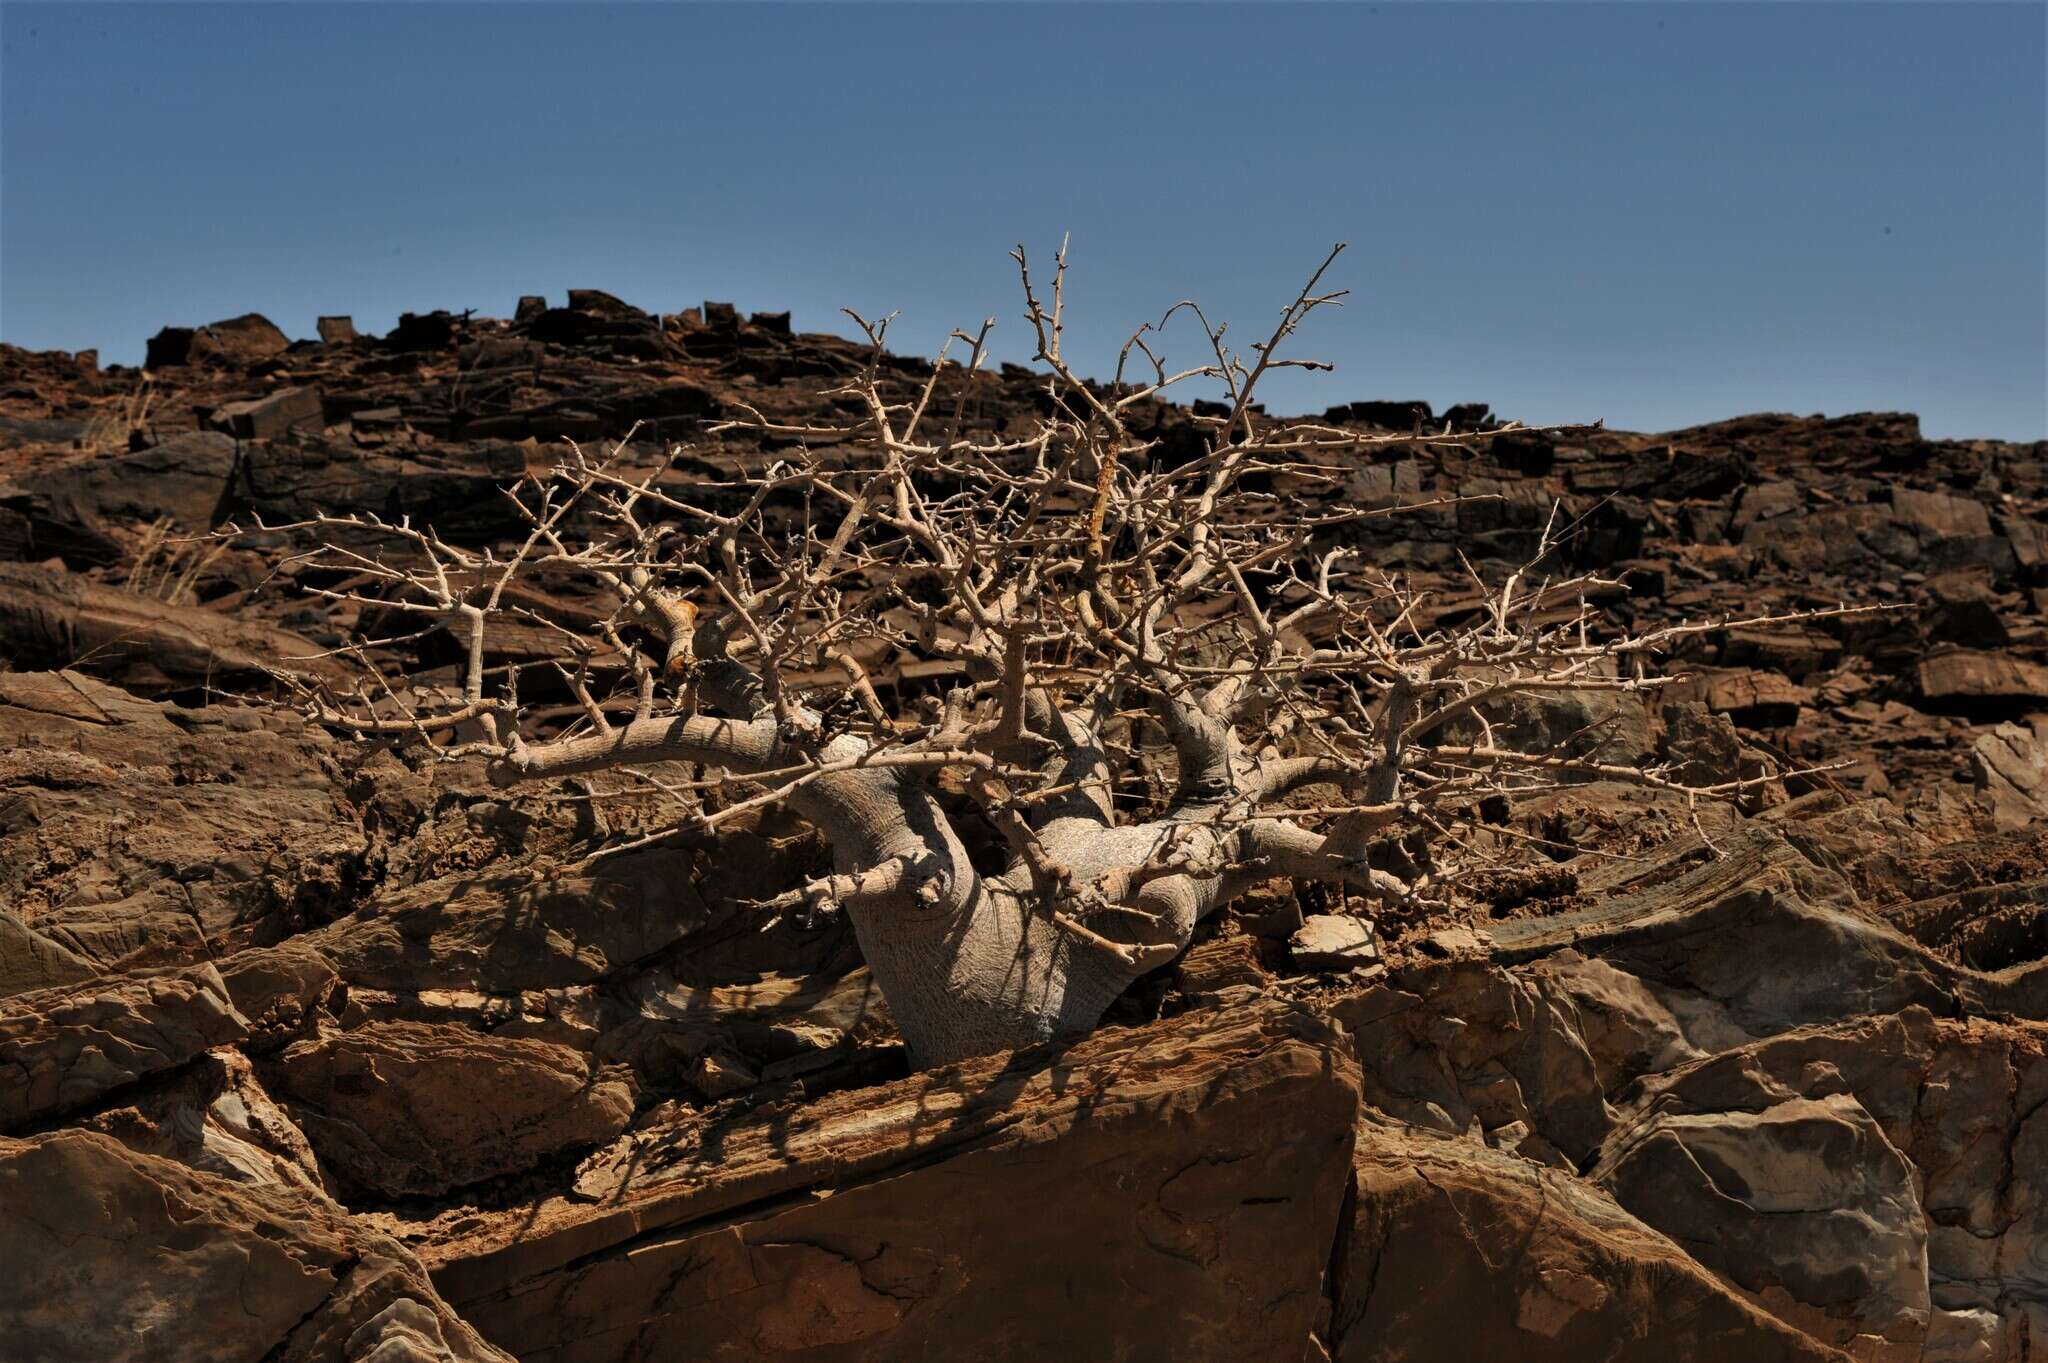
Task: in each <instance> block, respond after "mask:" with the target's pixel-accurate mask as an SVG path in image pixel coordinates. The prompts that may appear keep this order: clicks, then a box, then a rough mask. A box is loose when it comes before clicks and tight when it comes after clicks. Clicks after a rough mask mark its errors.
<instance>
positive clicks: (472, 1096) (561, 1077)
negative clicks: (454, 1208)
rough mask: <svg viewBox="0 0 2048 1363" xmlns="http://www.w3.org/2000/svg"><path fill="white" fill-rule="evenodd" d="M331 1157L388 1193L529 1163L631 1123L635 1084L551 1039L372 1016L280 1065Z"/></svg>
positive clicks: (313, 1134) (301, 1114) (325, 1158)
mask: <svg viewBox="0 0 2048 1363" xmlns="http://www.w3.org/2000/svg"><path fill="white" fill-rule="evenodd" d="M270 1070H271V1073H272V1074H273V1075H274V1082H275V1085H276V1088H277V1091H278V1093H279V1094H280V1095H281V1096H283V1097H284V1098H285V1099H286V1100H287V1102H288V1104H289V1106H290V1108H291V1111H292V1114H293V1116H294V1117H295V1118H296V1119H297V1121H298V1123H299V1125H300V1126H301V1127H302V1128H303V1129H304V1130H305V1133H306V1137H307V1139H309V1140H310V1141H312V1143H313V1148H314V1150H315V1151H316V1152H318V1154H319V1156H320V1160H321V1162H322V1164H323V1165H325V1166H326V1167H327V1168H328V1169H329V1170H331V1171H332V1172H333V1173H334V1174H336V1175H337V1176H338V1177H339V1178H340V1179H341V1180H342V1181H343V1182H344V1183H345V1184H347V1185H349V1186H350V1187H354V1188H360V1189H366V1190H368V1191H370V1192H373V1193H377V1194H381V1195H383V1196H386V1197H402V1196H409V1195H421V1194H435V1193H445V1192H447V1191H448V1190H449V1189H451V1188H458V1187H461V1186H463V1185H464V1184H469V1183H476V1182H479V1181H481V1180H484V1179H488V1178H496V1177H498V1176H500V1175H503V1174H512V1173H520V1172H523V1171H524V1170H527V1169H530V1168H532V1167H533V1166H534V1165H536V1164H538V1163H539V1162H540V1161H541V1160H543V1159H547V1158H550V1157H552V1156H555V1155H558V1154H560V1153H561V1152H563V1151H565V1150H571V1149H575V1148H578V1147H584V1146H593V1145H601V1144H603V1143H605V1142H606V1141H609V1140H611V1139H612V1138H613V1137H614V1136H617V1135H618V1134H619V1133H620V1132H621V1131H624V1130H625V1129H626V1123H627V1122H628V1121H630V1120H631V1119H632V1116H633V1090H632V1088H631V1086H630V1085H629V1084H627V1083H626V1082H625V1081H624V1080H623V1079H621V1078H620V1077H619V1076H618V1075H617V1074H601V1073H596V1072H594V1071H593V1068H592V1066H591V1064H590V1062H589V1060H588V1059H587V1058H586V1057H584V1056H583V1055H581V1054H578V1053H577V1052H575V1051H572V1050H569V1049H568V1048H566V1047H562V1046H556V1045H551V1044H549V1043H547V1042H544V1041H532V1040H524V1039H517V1038H508V1037H497V1036H490V1035H479V1034H477V1033H476V1032H474V1031H471V1030H470V1029H469V1028H467V1027H453V1026H442V1027H437V1026H432V1025H429V1024H426V1023H417V1022H393V1023H380V1024H372V1025H370V1026H367V1027H360V1028H357V1029H355V1030H353V1031H347V1032H339V1033H336V1034H335V1035H332V1036H328V1037H324V1038H322V1039H320V1040H318V1041H305V1042H301V1043H299V1044H298V1045H295V1046H293V1047H291V1048H290V1049H288V1050H286V1051H285V1052H284V1053H283V1054H281V1055H280V1056H278V1058H277V1059H276V1061H275V1062H274V1063H273V1064H272V1065H271V1067H270Z"/></svg>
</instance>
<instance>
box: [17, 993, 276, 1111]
mask: <svg viewBox="0 0 2048 1363" xmlns="http://www.w3.org/2000/svg"><path fill="white" fill-rule="evenodd" d="M248 1031H249V1027H248V1023H247V1021H246V1020H245V1019H244V1018H243V1017H242V1015H241V1014H240V1013H238V1012H236V1011H235V1006H234V1004H233V1002H232V1001H231V1000H230V999H229V997H228V991H227V986H226V985H225V984H223V983H222V982H221V978H220V974H219V972H218V971H216V970H215V969H214V968H213V967H212V966H210V965H202V966H193V967H189V968H187V969H184V970H175V971H162V972H158V973H154V974H143V975H128V976H122V977H119V978H115V979H106V980H101V979H94V980H88V981H85V982H84V983H82V984H76V985H71V986H69V987H66V988H59V989H45V990H41V991H38V992H36V993H30V994H16V995H15V996H14V997H12V998H8V999H0V1076H4V1081H0V1131H11V1130H17V1129H19V1128H20V1127H22V1126H24V1125H26V1124H27V1123H29V1122H30V1121H33V1120H36V1119H39V1118H44V1117H48V1116H51V1115H52V1114H55V1113H60V1112H65V1111H69V1110H71V1109H73V1108H78V1107H82V1106H84V1105H86V1104H88V1103H91V1102H93V1101H95V1100H97V1099H98V1098H100V1097H101V1095H103V1094H106V1093H109V1092H111V1091H113V1090H116V1089H119V1088H121V1087H123V1086H124V1085H127V1084H131V1083H133V1082H134V1081H135V1080H137V1079H140V1078H142V1077H143V1076H145V1075H150V1074H155V1073H158V1072H159V1071H162V1070H167V1069H170V1068H172V1067H173V1066H177V1065H182V1064H184V1063H185V1062H186V1061H188V1060H190V1059H192V1058H193V1057H195V1056H197V1055H199V1054H200V1053H202V1052H203V1051H206V1050H208V1049H209V1048H211V1047H214V1046H221V1045H227V1044H230V1043H233V1042H236V1041H240V1040H241V1039H242V1038H243V1037H244V1036H246V1035H247V1034H248Z"/></svg>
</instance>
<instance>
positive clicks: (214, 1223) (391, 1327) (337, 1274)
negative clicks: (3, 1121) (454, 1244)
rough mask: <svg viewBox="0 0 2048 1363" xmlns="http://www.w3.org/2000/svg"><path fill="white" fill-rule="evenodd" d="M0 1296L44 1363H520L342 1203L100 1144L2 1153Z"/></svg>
mask: <svg viewBox="0 0 2048 1363" xmlns="http://www.w3.org/2000/svg"><path fill="white" fill-rule="evenodd" d="M0 1281H4V1282H6V1284H7V1291H6V1292H4V1293H0V1340H4V1341H5V1344H4V1346H0V1347H4V1349H5V1351H6V1353H7V1355H8V1356H9V1357H10V1358H20V1359H35V1360H38V1363H74V1360H75V1363H103V1360H107V1359H133V1360H137V1363H156V1361H157V1360H162V1361H163V1363H172V1360H176V1361H177V1363H186V1361H187V1360H206V1361H207V1363H328V1361H329V1360H342V1361H344V1363H400V1361H401V1360H406V1361H408V1363H409V1361H410V1360H420V1363H427V1361H428V1360H432V1361H433V1363H511V1358H510V1355H508V1354H505V1353H502V1352H500V1351H499V1350H497V1349H495V1348H492V1347H491V1346H490V1345H488V1344H486V1343H484V1342H483V1341H482V1340H481V1339H479V1338H478V1337H477V1336H476V1334H475V1332H474V1331H472V1330H471V1329H470V1328H469V1327H468V1326H466V1325H465V1324H463V1322H462V1321H461V1320H460V1319H458V1318H457V1317H456V1316H455V1314H454V1313H453V1312H452V1311H450V1310H449V1309H448V1307H447V1305H446V1304H445V1303H444V1302H442V1301H441V1299H440V1298H439V1297H438V1296H437V1295H436V1294H435V1293H434V1290H433V1288H432V1287H431V1286H430V1285H429V1283H428V1282H427V1279H426V1275H425V1274H424V1273H422V1272H421V1270H420V1266H419V1263H418V1261H417V1260H416V1259H415V1258H414V1257H413V1256H412V1254H411V1253H409V1252H408V1251H407V1250H406V1249H405V1248H404V1247H402V1246H401V1245H399V1244H398V1243H397V1242H396V1241H394V1240H392V1239H390V1238H389V1237H388V1236H385V1235H381V1234H378V1233H377V1232H375V1231H372V1230H369V1229H368V1228H366V1227H365V1226H363V1225H362V1224H361V1223H359V1222H356V1221H353V1220H351V1219H350V1218H349V1217H348V1216H347V1214H346V1213H344V1212H342V1211H341V1209H340V1208H338V1207H336V1206H335V1205H334V1204H333V1203H332V1202H329V1201H327V1200H326V1199H324V1198H320V1197H318V1196H316V1195H315V1194H312V1193H310V1192H307V1191H303V1190H300V1189H294V1188H288V1187H285V1186H282V1185H271V1186H259V1185H252V1184H249V1183H246V1182H236V1181H232V1180H230V1179H227V1178H222V1177H219V1176H216V1175H212V1174H207V1173H201V1172H198V1171H195V1170H193V1169H189V1168H186V1167H185V1166H184V1165H182V1164H178V1163H176V1162H174V1161H172V1160H169V1159H164V1158H161V1157H157V1156H152V1155H146V1154H139V1153H137V1152H135V1151H133V1150H130V1149H127V1148H125V1147H124V1146H122V1145H121V1144H119V1143H118V1142H116V1141H115V1140H113V1139H112V1138H110V1137H108V1136H104V1135H100V1134H97V1133H93V1132H85V1131H59V1132H53V1133H50V1134H48V1135H42V1136H36V1137H33V1138H31V1139H28V1140H0Z"/></svg>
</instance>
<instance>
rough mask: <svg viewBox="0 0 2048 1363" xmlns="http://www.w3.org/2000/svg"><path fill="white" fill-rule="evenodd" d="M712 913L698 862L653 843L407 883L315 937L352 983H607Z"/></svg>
mask: <svg viewBox="0 0 2048 1363" xmlns="http://www.w3.org/2000/svg"><path fill="white" fill-rule="evenodd" d="M712 917H713V912H712V909H711V908H710V907H709V906H707V905H706V904H705V902H704V901H703V899H701V898H700V897H699V895H698V893H697V890H696V888H695V884H694V879H693V876H692V865H691V861H690V859H689V858H687V857H685V856H683V855H682V854H680V853H675V852H665V851H650V852H635V853H627V854H624V855H621V856H615V857H609V858H607V859H606V860H604V861H602V862H600V863H599V864H598V865H597V866H596V867H595V868H593V869H592V870H590V871H589V872H587V873H580V874H568V873H555V872H549V871H542V870H535V869H532V868H527V867H515V868H511V869H504V870H494V871H490V872H486V873H483V874H477V875H468V876H447V877H443V878H442V879H439V880H432V881H427V882H425V883H422V884H418V885H411V886H406V887H404V888H402V889H397V890H393V891H390V892H387V893H384V894H381V895H379V896H378V897H377V898H376V899H375V900H373V901H372V902H371V904H370V905H369V906H368V907H367V908H365V909H363V910H362V911H360V912H358V913H356V914H353V915H351V916H350V917H348V918H344V919H342V920H340V921H338V922H336V923H333V924H331V925H330V926H328V927H326V928H323V929H321V930H320V931H319V932H318V933H316V934H313V935H312V936H311V937H310V938H309V939H308V940H309V941H310V942H311V944H313V945H315V946H317V947H318V948H319V950H320V951H321V952H322V953H323V954H324V955H325V956H326V957H327V958H328V959H329V960H331V961H333V962H334V964H335V968H336V969H337V970H338V971H340V973H341V975H342V977H343V978H344V979H346V980H347V981H349V982H350V983H351V984H362V985H367V986H369V987H371V988H376V989H390V990H398V991H411V990H419V989H436V988H441V989H446V988H458V989H463V988H466V989H474V990H477V991H480V992H482V993H487V994H508V993H517V992H518V991H520V990H522V989H548V988H556V987H560V986H564V985H573V984H583V983H587V982H589V981H591V980H595V979H598V978H600V977H603V976H605V975H608V974H610V973H612V972H614V971H617V970H619V969H621V968H623V967H625V966H629V965H632V964H634V963H636V962H638V961H642V960H644V959H646V958H647V957H649V956H651V955H653V954H654V953H655V952H657V951H659V950H661V949H662V948H664V947H666V946H669V945H670V944H672V943H674V942H676V941H679V940H681V938H682V937H683V936H684V935H685V934H686V933H688V932H690V931H692V930H694V929H696V928H700V927H703V926H704V925H705V924H707V923H708V922H710V921H711V919H712Z"/></svg>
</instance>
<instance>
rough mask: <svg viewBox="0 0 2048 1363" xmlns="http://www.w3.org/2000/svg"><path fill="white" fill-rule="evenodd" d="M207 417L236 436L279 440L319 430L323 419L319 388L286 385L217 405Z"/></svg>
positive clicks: (217, 426) (250, 438)
mask: <svg viewBox="0 0 2048 1363" xmlns="http://www.w3.org/2000/svg"><path fill="white" fill-rule="evenodd" d="M208 420H209V421H210V422H211V424H212V425H213V428H214V429H215V430H218V431H225V432H226V433H227V434H229V435H232V436H234V437H235V438H236V439H237V440H276V439H279V438H281V437H283V436H286V435H289V434H290V433H292V432H293V431H317V430H319V429H320V427H321V426H322V424H323V423H324V419H323V417H322V415H321V407H320V390H319V389H318V388H312V387H299V388H286V389H283V390H282V391H280V392H276V393H272V394H271V395H269V396H268V397H261V398H250V399H248V400H247V401H245V402H230V403H228V404H227V405H226V406H224V407H217V408H215V409H214V411H213V414H212V416H211V417H209V418H208Z"/></svg>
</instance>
